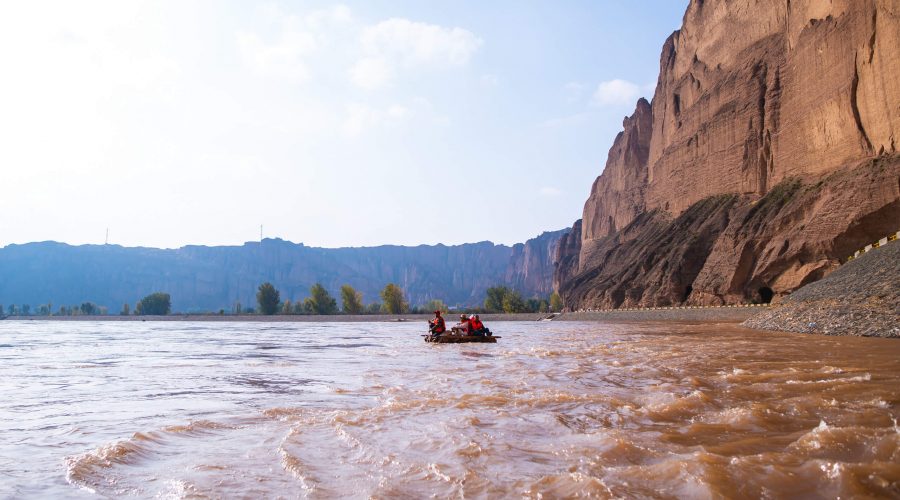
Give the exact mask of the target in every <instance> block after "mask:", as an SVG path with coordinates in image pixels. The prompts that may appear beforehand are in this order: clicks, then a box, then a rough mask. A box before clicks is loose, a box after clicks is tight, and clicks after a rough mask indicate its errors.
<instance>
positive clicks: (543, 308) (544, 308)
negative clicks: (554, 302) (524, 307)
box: [538, 300, 550, 313]
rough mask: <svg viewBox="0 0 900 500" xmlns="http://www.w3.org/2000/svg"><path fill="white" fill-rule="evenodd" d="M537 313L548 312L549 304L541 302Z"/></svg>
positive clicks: (544, 301)
mask: <svg viewBox="0 0 900 500" xmlns="http://www.w3.org/2000/svg"><path fill="white" fill-rule="evenodd" d="M538 312H542V313H545V312H550V304H548V303H547V301H546V300H541V305H540V306H539V307H538Z"/></svg>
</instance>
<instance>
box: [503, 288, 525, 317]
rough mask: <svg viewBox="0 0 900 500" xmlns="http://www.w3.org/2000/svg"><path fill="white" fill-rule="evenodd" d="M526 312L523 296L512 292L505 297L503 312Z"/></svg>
mask: <svg viewBox="0 0 900 500" xmlns="http://www.w3.org/2000/svg"><path fill="white" fill-rule="evenodd" d="M525 310H526V305H525V301H524V300H522V296H521V295H519V292H516V291H514V290H510V291H509V292H508V293H507V294H506V295H505V296H504V297H503V312H505V313H520V312H525Z"/></svg>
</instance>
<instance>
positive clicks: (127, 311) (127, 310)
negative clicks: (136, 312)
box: [119, 302, 131, 316]
mask: <svg viewBox="0 0 900 500" xmlns="http://www.w3.org/2000/svg"><path fill="white" fill-rule="evenodd" d="M129 315H131V306H129V305H128V302H126V303H124V304H122V310H121V311H120V312H119V316H129Z"/></svg>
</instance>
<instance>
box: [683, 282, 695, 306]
mask: <svg viewBox="0 0 900 500" xmlns="http://www.w3.org/2000/svg"><path fill="white" fill-rule="evenodd" d="M693 291H694V287H693V286H692V285H688V286H687V288H685V289H684V297H682V298H681V301H682V302H687V299H688V297H690V296H691V292H693Z"/></svg>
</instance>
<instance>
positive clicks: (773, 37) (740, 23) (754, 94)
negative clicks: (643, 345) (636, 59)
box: [554, 0, 900, 309]
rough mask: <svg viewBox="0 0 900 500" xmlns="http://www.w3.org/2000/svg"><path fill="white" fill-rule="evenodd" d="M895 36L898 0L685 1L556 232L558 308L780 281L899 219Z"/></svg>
mask: <svg viewBox="0 0 900 500" xmlns="http://www.w3.org/2000/svg"><path fill="white" fill-rule="evenodd" d="M897 47H900V0H843V1H841V0H835V1H830V2H823V1H797V0H794V1H787V0H692V1H691V2H690V5H689V6H688V9H687V12H686V13H685V17H684V23H683V26H682V29H681V30H680V31H678V32H676V33H674V34H673V35H672V36H670V37H669V39H668V40H666V42H665V44H664V46H663V50H662V56H661V60H660V75H659V80H658V82H657V86H656V91H655V94H654V97H653V100H652V102H651V103H648V102H647V101H645V100H643V99H642V100H640V101H638V103H637V108H636V110H635V112H634V114H633V115H632V116H630V117H628V118H626V119H625V121H624V124H623V125H624V130H623V132H622V133H621V134H619V136H618V137H617V138H616V140H615V142H614V144H613V146H612V148H611V150H610V154H609V159H608V161H607V164H606V168H605V169H604V171H603V174H602V175H601V176H600V177H599V178H598V179H597V181H596V182H595V183H594V186H593V187H592V189H591V194H590V197H589V198H588V200H587V202H586V203H585V208H584V214H583V217H582V224H581V225H580V227H576V228H573V230H572V232H571V234H570V235H569V236H567V237H566V239H565V240H564V243H565V244H561V245H560V248H559V252H558V263H557V274H556V276H555V277H554V282H555V283H556V284H557V286H558V288H559V290H560V292H561V294H562V295H563V297H564V300H565V301H566V304H567V306H568V307H570V308H573V309H579V308H591V307H618V306H623V305H648V306H649V305H665V304H671V303H702V304H714V303H737V302H747V301H751V300H759V299H760V298H768V295H769V291H770V290H771V293H772V294H774V295H775V296H779V295H784V294H786V293H790V292H791V291H793V290H795V289H797V288H798V287H800V286H801V285H803V284H805V283H808V282H810V281H814V280H816V279H819V278H821V277H822V276H824V275H826V274H827V273H828V272H830V271H831V270H833V269H835V268H836V267H837V265H838V263H839V259H841V258H844V257H846V255H847V254H848V252H851V251H852V249H853V245H855V244H857V242H865V241H868V240H872V239H877V238H879V237H881V236H882V235H883V234H887V233H888V232H891V231H895V230H896V229H897V226H898V225H900V174H898V161H897V153H898V147H900V56H898V53H897V50H896V48H897ZM875 159H877V161H875ZM725 195H727V196H725ZM676 230H680V231H686V233H685V234H680V235H674V234H670V233H671V232H672V231H676ZM579 232H580V233H581V238H580V244H579V245H575V244H572V242H571V241H569V240H571V238H573V237H574V236H575V235H576V234H577V233H579ZM576 248H577V255H576V254H574V253H573V251H574V250H575V249H576ZM635 266H637V267H635ZM761 290H762V292H763V293H762V295H765V296H766V297H761V296H760V291H761Z"/></svg>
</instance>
